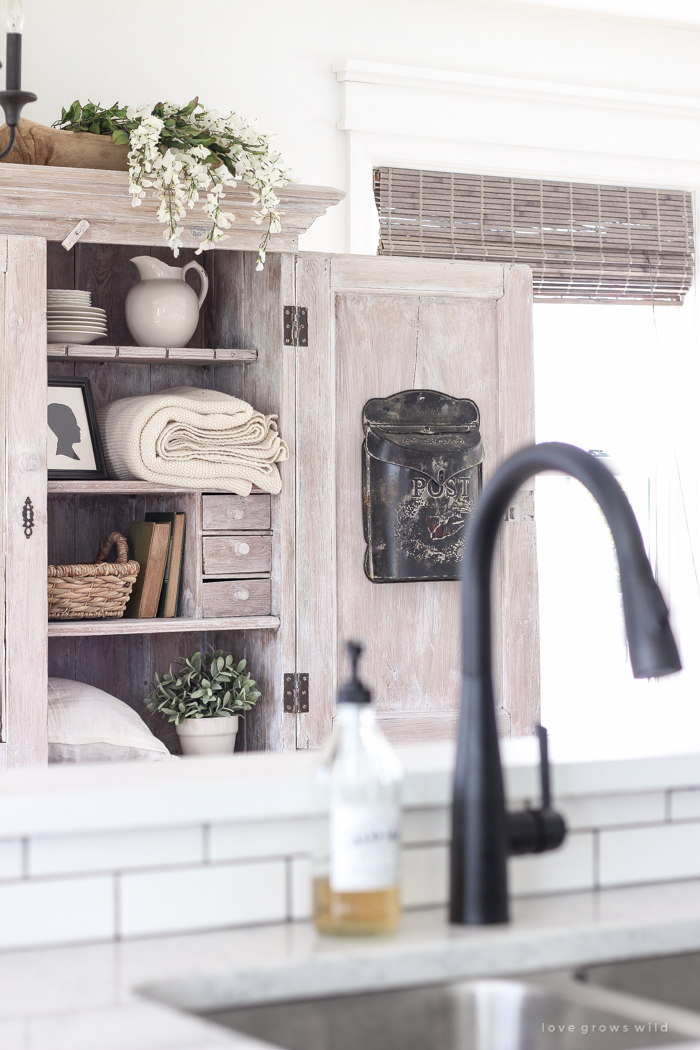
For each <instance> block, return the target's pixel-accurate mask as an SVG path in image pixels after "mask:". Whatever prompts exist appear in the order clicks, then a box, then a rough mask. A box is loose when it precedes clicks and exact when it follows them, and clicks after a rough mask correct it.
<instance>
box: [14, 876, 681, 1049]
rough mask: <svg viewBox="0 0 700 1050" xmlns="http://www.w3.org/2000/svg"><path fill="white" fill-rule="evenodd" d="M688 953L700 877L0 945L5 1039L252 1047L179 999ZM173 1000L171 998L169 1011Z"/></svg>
mask: <svg viewBox="0 0 700 1050" xmlns="http://www.w3.org/2000/svg"><path fill="white" fill-rule="evenodd" d="M693 950H700V880H692V881H687V882H675V883H662V884H655V885H649V886H641V887H639V886H638V887H633V888H627V889H615V890H605V891H599V892H594V893H591V892H587V893H571V894H561V895H558V896H549V897H538V898H531V899H527V900H518V901H515V902H514V903H513V906H512V922H511V923H510V924H509V925H507V926H498V927H475V928H456V927H451V926H449V925H448V924H447V923H446V921H445V917H444V913H443V912H442V911H436V910H430V911H421V912H414V913H411V914H407V915H406V916H405V917H404V920H403V922H402V925H401V928H400V930H399V931H398V933H397V934H396V935H394V936H392V937H385V938H376V939H374V938H363V939H358V940H349V939H348V940H345V939H337V940H334V939H331V938H322V937H319V936H318V935H317V934H316V932H315V931H314V929H313V927H312V926H310V925H308V924H301V923H300V924H291V925H290V924H286V925H275V926H268V927H256V928H251V929H242V930H241V929H238V930H232V931H228V932H217V933H208V934H207V933H203V934H191V935H188V936H171V937H161V938H152V939H144V940H136V941H124V942H121V943H116V944H114V943H110V944H102V945H85V946H76V947H70V948H54V949H45V950H31V951H21V952H7V953H4V954H0V1046H1V1047H2V1048H3V1050H28V1048H31V1050H97V1048H99V1050H209V1048H214V1047H230V1048H234V1047H235V1048H238V1050H252V1048H253V1047H257V1048H258V1050H259V1047H260V1044H259V1043H255V1042H254V1041H252V1040H250V1039H248V1038H247V1037H245V1036H237V1035H235V1034H234V1033H232V1032H230V1031H226V1030H224V1029H220V1028H218V1027H217V1026H214V1025H211V1024H209V1023H207V1022H205V1021H203V1020H201V1019H199V1018H196V1017H192V1016H189V1015H188V1014H186V1013H182V1012H181V1011H182V1010H201V1011H208V1010H216V1009H219V1008H220V1009H224V1008H226V1007H230V1006H234V1005H241V1004H244V1003H262V1002H272V1001H274V1000H280V999H286V998H302V997H307V998H311V997H316V996H323V995H329V994H334V993H339V992H349V991H366V990H371V989H374V990H378V989H388V988H392V987H401V986H402V985H404V986H406V985H412V984H429V983H436V982H440V981H450V980H460V979H463V978H470V977H479V976H505V975H515V974H528V973H536V972H538V971H547V970H558V969H566V968H570V967H576V966H580V965H583V964H587V963H592V962H602V961H607V960H612V959H626V958H627V959H628V958H635V957H641V956H645V955H657V954H658V955H663V954H671V953H675V952H684V951H693ZM173 1007H175V1008H176V1009H173Z"/></svg>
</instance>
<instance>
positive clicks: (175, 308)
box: [124, 255, 209, 346]
mask: <svg viewBox="0 0 700 1050" xmlns="http://www.w3.org/2000/svg"><path fill="white" fill-rule="evenodd" d="M131 261H132V263H133V264H134V266H136V267H137V269H138V271H139V274H140V275H141V280H140V281H139V283H138V284H135V285H134V287H133V288H130V289H129V291H128V292H127V296H126V302H125V304H124V306H125V310H126V324H127V327H128V329H129V331H130V332H131V335H132V337H133V339H134V340H135V342H136V344H137V346H186V345H187V343H189V341H190V339H191V338H192V335H193V334H194V330H195V328H196V327H197V322H198V321H199V308H200V306H201V305H202V303H203V302H204V299H205V297H206V294H207V292H208V291H209V278H208V277H207V275H206V271H205V270H204V269H203V268H202V267H201V266H200V265H199V263H197V262H190V263H187V265H186V266H166V264H165V263H163V262H161V261H160V259H152V258H151V256H150V255H137V256H136V258H135V259H132V260H131ZM188 270H196V271H197V273H198V274H199V279H200V282H201V285H202V290H201V291H200V293H199V297H197V295H196V293H195V291H194V289H192V288H190V286H189V284H187V282H186V281H185V274H186V273H187V271H188Z"/></svg>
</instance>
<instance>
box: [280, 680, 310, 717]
mask: <svg viewBox="0 0 700 1050" xmlns="http://www.w3.org/2000/svg"><path fill="white" fill-rule="evenodd" d="M284 709H285V711H287V712H290V713H292V714H306V712H307V711H308V710H309V676H308V674H304V673H300V672H297V673H296V674H286V675H285V676H284Z"/></svg>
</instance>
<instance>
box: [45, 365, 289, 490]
mask: <svg viewBox="0 0 700 1050" xmlns="http://www.w3.org/2000/svg"><path fill="white" fill-rule="evenodd" d="M71 374H72V373H71ZM48 491H49V495H51V494H55V495H70V494H74V495H78V496H79V495H93V496H110V495H111V496H134V495H140V496H147V495H149V494H151V495H159V494H162V495H164V496H168V495H170V496H172V495H173V494H174V493H176V492H181V493H185V494H186V493H188V492H199V493H200V494H201V491H202V490H201V489H182V488H178V487H177V485H157V484H155V483H154V482H152V481H49V483H48ZM206 491H207V492H211V491H212V490H211V489H207V490H206ZM255 491H256V489H255V486H253V492H255ZM230 495H231V494H230V493H227V496H230ZM244 498H246V499H247V498H248V497H244ZM268 499H269V496H268Z"/></svg>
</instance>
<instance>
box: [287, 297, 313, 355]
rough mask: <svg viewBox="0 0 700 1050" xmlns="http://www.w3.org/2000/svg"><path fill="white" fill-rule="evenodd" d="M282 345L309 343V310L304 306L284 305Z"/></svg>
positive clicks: (305, 344) (304, 344)
mask: <svg viewBox="0 0 700 1050" xmlns="http://www.w3.org/2000/svg"><path fill="white" fill-rule="evenodd" d="M284 345H285V346H308V345H309V311H308V309H307V308H306V307H305V306H285V308H284Z"/></svg>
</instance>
